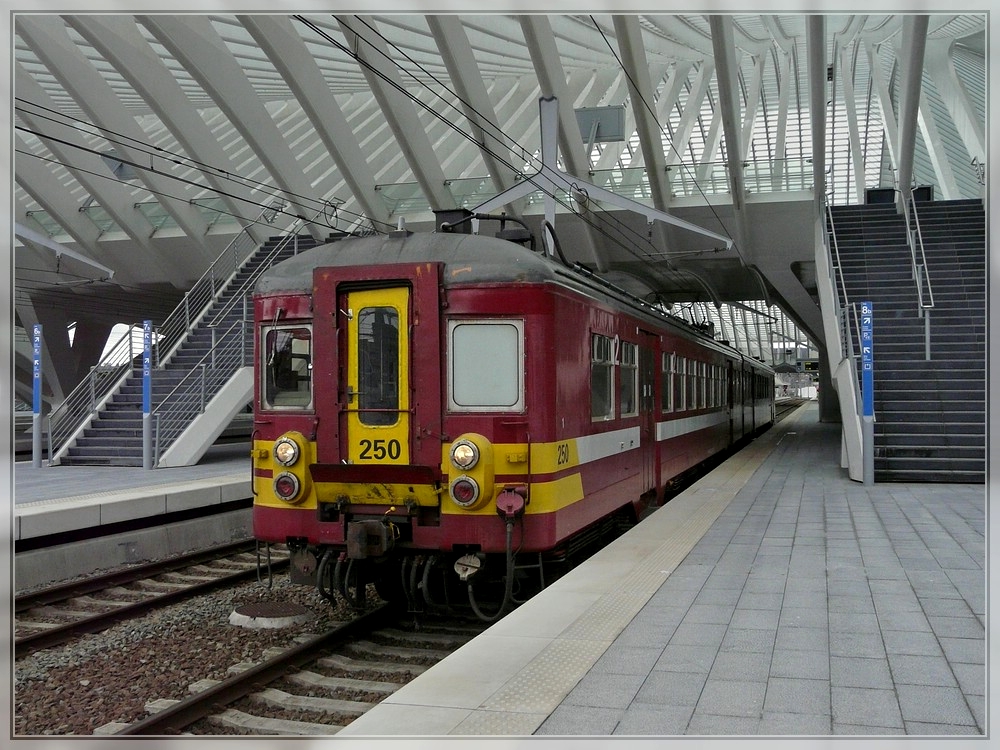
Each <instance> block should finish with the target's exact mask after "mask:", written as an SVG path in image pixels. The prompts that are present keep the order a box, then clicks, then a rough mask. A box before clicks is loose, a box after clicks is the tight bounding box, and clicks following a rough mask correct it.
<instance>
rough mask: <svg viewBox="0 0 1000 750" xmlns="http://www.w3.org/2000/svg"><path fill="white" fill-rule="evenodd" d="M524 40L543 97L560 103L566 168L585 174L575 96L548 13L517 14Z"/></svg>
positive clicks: (561, 143)
mask: <svg viewBox="0 0 1000 750" xmlns="http://www.w3.org/2000/svg"><path fill="white" fill-rule="evenodd" d="M518 20H519V21H520V23H521V29H522V30H523V31H524V39H525V43H526V44H527V46H528V51H529V52H530V53H531V60H532V62H533V63H534V65H535V73H536V74H537V76H538V82H539V84H540V85H541V90H542V96H543V97H555V98H556V101H557V104H558V110H559V115H558V120H559V128H558V130H559V137H558V141H559V150H560V153H561V155H562V161H563V164H564V165H565V168H566V171H567V172H568V173H569V174H571V175H574V176H576V177H581V178H582V177H586V176H587V173H588V172H589V171H590V162H589V160H588V159H587V156H586V154H584V144H583V135H582V134H581V133H580V126H579V125H578V124H577V121H576V112H575V111H574V109H573V103H574V101H575V98H574V97H573V95H572V93H571V92H570V90H569V86H568V85H567V82H566V73H565V72H564V70H563V66H562V60H561V59H560V57H559V49H558V48H557V47H556V40H555V36H554V35H553V34H552V27H551V26H550V24H549V20H548V18H546V17H545V16H533V15H532V16H518Z"/></svg>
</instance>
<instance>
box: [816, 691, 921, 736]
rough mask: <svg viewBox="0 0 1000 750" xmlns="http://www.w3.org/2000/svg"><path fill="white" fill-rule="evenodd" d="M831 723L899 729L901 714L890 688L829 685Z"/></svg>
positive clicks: (894, 694)
mask: <svg viewBox="0 0 1000 750" xmlns="http://www.w3.org/2000/svg"><path fill="white" fill-rule="evenodd" d="M831 693H832V699H833V721H834V724H846V725H855V726H866V727H885V728H888V729H900V730H901V729H903V716H902V713H901V712H900V710H899V703H898V701H897V700H896V693H895V691H893V690H873V689H869V688H852V687H836V686H834V687H833V688H831Z"/></svg>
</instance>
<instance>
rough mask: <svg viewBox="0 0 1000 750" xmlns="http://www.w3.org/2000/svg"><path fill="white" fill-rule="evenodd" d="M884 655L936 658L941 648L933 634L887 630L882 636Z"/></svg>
mask: <svg viewBox="0 0 1000 750" xmlns="http://www.w3.org/2000/svg"><path fill="white" fill-rule="evenodd" d="M882 642H883V643H884V644H885V650H886V653H889V654H913V655H915V656H937V655H938V654H940V653H941V646H940V645H939V643H938V639H937V637H936V636H935V635H934V634H933V633H907V632H905V631H902V630H887V631H886V632H884V633H883V634H882Z"/></svg>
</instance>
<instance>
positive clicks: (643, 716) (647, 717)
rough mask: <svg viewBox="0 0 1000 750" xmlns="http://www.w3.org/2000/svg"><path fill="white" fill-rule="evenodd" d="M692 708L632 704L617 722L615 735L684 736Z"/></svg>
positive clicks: (692, 711)
mask: <svg viewBox="0 0 1000 750" xmlns="http://www.w3.org/2000/svg"><path fill="white" fill-rule="evenodd" d="M693 713H694V707H693V706H660V705H655V706H654V705H644V704H639V703H633V704H632V705H631V706H629V707H628V708H627V709H626V710H625V714H624V716H622V717H621V721H619V722H618V726H617V727H616V728H615V731H614V734H616V735H657V736H661V737H662V736H669V735H679V734H684V731H685V730H686V729H687V726H688V722H689V721H690V720H691V714H693Z"/></svg>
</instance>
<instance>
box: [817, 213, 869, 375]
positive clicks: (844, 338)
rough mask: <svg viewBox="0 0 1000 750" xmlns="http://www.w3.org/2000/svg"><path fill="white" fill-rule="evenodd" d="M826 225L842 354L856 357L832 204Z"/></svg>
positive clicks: (849, 304)
mask: <svg viewBox="0 0 1000 750" xmlns="http://www.w3.org/2000/svg"><path fill="white" fill-rule="evenodd" d="M824 207H825V209H826V225H827V235H828V236H829V238H830V241H831V242H830V252H829V253H828V254H827V255H828V257H829V258H830V278H832V279H834V283H833V286H834V291H835V292H836V294H835V296H834V299H835V301H836V303H837V309H836V315H837V320H838V325H839V327H840V331H841V337H840V341H841V353H842V354H843V356H844V357H849V358H852V359H853V357H854V345H853V343H852V340H851V329H850V322H849V320H848V313H849V310H850V308H851V303H850V300H848V298H847V284H846V283H845V282H844V271H843V267H842V265H841V262H840V245H839V244H838V242H837V228H836V227H835V226H834V223H833V210H832V209H831V208H830V204H829V203H826V205H825V206H824ZM859 340H860V339H859Z"/></svg>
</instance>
